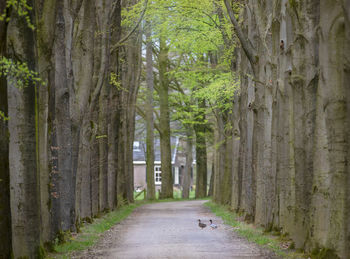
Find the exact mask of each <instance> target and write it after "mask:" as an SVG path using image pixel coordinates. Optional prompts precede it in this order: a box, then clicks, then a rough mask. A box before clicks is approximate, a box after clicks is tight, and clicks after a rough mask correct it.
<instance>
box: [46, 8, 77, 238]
mask: <svg viewBox="0 0 350 259" xmlns="http://www.w3.org/2000/svg"><path fill="white" fill-rule="evenodd" d="M65 8H66V6H65V5H64V3H63V2H61V1H57V5H56V10H57V16H56V31H55V43H54V48H53V49H54V71H55V79H54V82H53V85H52V86H51V88H50V89H51V92H50V100H51V103H50V113H51V114H50V116H51V119H52V121H53V128H52V130H51V160H52V177H51V186H52V188H51V200H52V217H53V218H54V221H53V222H52V231H53V234H54V235H55V234H57V233H58V232H60V231H68V230H75V180H76V179H75V172H74V170H73V161H72V159H73V158H72V154H73V149H72V143H73V139H72V138H73V135H72V124H71V117H70V93H71V91H70V78H69V77H70V76H71V75H68V74H67V73H68V72H70V70H69V66H70V65H68V64H67V61H68V62H69V59H68V57H70V51H71V46H67V42H66V35H67V33H68V31H67V29H68V30H69V21H67V20H66V19H68V17H67V16H66V15H65V12H66V9H65Z"/></svg>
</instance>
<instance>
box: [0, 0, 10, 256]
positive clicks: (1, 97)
mask: <svg viewBox="0 0 350 259" xmlns="http://www.w3.org/2000/svg"><path fill="white" fill-rule="evenodd" d="M5 6H6V1H4V0H1V1H0V13H4V12H5ZM6 32H7V24H6V23H5V22H4V21H0V59H1V58H2V57H4V56H5V54H6ZM0 111H1V112H3V113H4V115H5V116H6V117H7V116H8V108H7V82H6V77H5V76H1V77H0ZM0 215H1V216H0V232H1V233H3V234H2V235H1V237H0V258H10V255H11V252H12V248H11V208H10V173H9V130H8V122H7V121H5V119H4V118H1V117H0Z"/></svg>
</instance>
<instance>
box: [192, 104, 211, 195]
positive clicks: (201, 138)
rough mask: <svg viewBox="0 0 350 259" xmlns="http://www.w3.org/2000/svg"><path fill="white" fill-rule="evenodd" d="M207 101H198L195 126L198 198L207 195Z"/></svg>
mask: <svg viewBox="0 0 350 259" xmlns="http://www.w3.org/2000/svg"><path fill="white" fill-rule="evenodd" d="M205 107H206V104H205V101H204V100H200V101H198V108H199V109H200V110H199V112H198V114H197V116H196V120H197V122H198V123H195V124H194V126H193V128H194V132H195V134H196V192H195V196H196V198H203V197H206V196H207V174H208V170H207V145H206V128H207V125H206V123H205V121H206V118H205V113H204V109H205Z"/></svg>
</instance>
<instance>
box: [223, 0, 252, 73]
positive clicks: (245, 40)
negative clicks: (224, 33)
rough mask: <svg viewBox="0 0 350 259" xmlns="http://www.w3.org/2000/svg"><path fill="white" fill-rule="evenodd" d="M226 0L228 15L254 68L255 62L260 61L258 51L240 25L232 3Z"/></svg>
mask: <svg viewBox="0 0 350 259" xmlns="http://www.w3.org/2000/svg"><path fill="white" fill-rule="evenodd" d="M224 2H225V6H226V9H227V12H228V15H229V17H230V20H231V23H232V24H233V28H234V29H235V31H236V34H237V37H238V39H239V41H240V42H241V45H242V48H243V51H244V53H245V54H246V56H247V58H248V59H249V62H250V64H251V65H252V68H253V70H254V66H255V64H256V63H257V62H258V58H257V55H256V52H255V50H254V47H253V45H252V43H251V42H250V40H249V39H248V38H247V37H245V35H244V33H243V31H242V29H241V27H240V26H239V24H238V22H237V20H236V17H235V14H234V13H233V10H232V7H231V4H230V3H229V0H224Z"/></svg>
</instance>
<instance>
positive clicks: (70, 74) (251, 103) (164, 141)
mask: <svg viewBox="0 0 350 259" xmlns="http://www.w3.org/2000/svg"><path fill="white" fill-rule="evenodd" d="M136 124H141V125H142V127H143V131H144V136H145V143H146V145H147V154H146V162H147V170H146V178H147V179H146V180H147V191H146V196H147V197H146V198H147V199H148V200H154V199H155V198H156V191H155V185H154V182H155V179H154V167H155V165H154V160H155V157H154V141H155V138H159V139H160V150H161V164H162V186H161V191H160V194H159V195H160V198H161V199H166V198H173V173H172V165H171V156H172V154H171V142H170V138H171V136H175V135H176V136H179V137H180V138H181V139H183V140H184V141H185V143H186V150H185V153H186V165H185V168H184V172H185V175H184V180H183V184H182V186H181V188H182V197H183V198H189V192H190V185H191V179H190V172H191V166H192V164H193V163H194V162H195V164H196V176H195V182H194V185H195V197H196V198H204V197H207V196H211V197H212V200H213V201H214V202H215V203H218V204H223V205H227V206H229V207H230V208H231V209H232V210H233V211H235V212H237V213H239V214H240V215H243V217H244V220H245V221H247V222H249V223H253V224H255V225H257V226H261V227H263V228H264V229H265V230H266V231H272V230H274V231H279V232H281V233H286V234H288V235H289V236H290V237H291V239H292V240H293V242H294V243H295V247H296V248H297V249H302V250H304V251H307V252H311V251H315V250H316V251H330V253H331V254H332V255H333V256H335V257H334V258H342V259H346V258H349V257H350V167H349V163H350V130H349V129H350V0H128V1H127V0H96V1H88V0H0V258H44V256H45V253H46V250H49V247H50V245H51V244H52V243H53V242H55V241H57V240H59V239H60V237H61V236H63V235H64V234H65V233H67V232H77V231H79V228H80V226H81V225H82V222H86V221H89V220H91V219H93V218H94V217H96V216H98V215H101V214H103V213H106V212H109V211H112V210H118V209H119V208H120V207H122V206H123V205H125V204H130V203H133V202H134V174H133V143H134V139H135V130H136V128H137V125H136ZM192 150H195V152H194V153H195V157H193V152H192ZM324 258H330V257H324ZM332 258H333V257H332Z"/></svg>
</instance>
